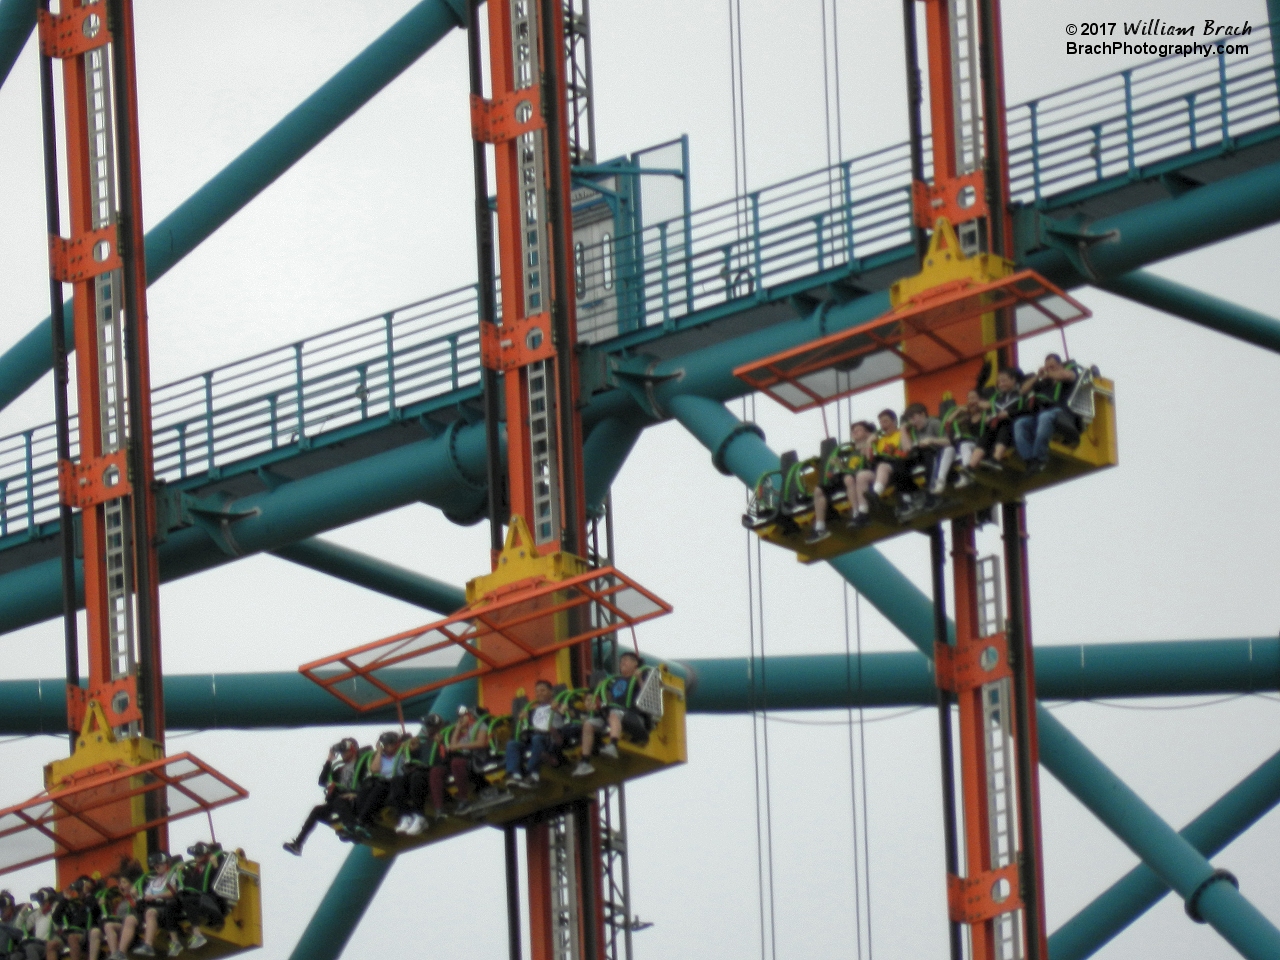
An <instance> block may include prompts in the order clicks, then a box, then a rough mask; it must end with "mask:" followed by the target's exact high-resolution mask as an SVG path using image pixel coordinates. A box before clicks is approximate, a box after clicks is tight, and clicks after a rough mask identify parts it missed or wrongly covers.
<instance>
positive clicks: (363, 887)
mask: <svg viewBox="0 0 1280 960" xmlns="http://www.w3.org/2000/svg"><path fill="white" fill-rule="evenodd" d="M467 660H468V658H466V657H464V658H463V661H462V663H460V664H459V669H460V670H461V669H466V664H467ZM475 702H476V682H475V680H468V681H465V682H463V683H455V684H453V685H452V686H448V687H445V688H444V689H443V690H441V691H440V696H439V697H438V698H437V700H436V710H437V712H439V713H441V714H442V715H444V716H448V715H449V714H451V713H453V712H454V711H456V710H457V709H458V706H459V705H460V704H463V703H471V704H473V703H475ZM394 863H395V857H394V856H391V857H375V856H374V855H373V853H372V852H371V851H370V849H369V848H368V847H366V846H363V845H361V846H357V847H355V848H354V849H353V850H352V851H351V852H350V853H349V854H347V859H346V860H345V861H344V862H343V864H342V867H341V868H340V869H339V870H338V874H337V876H335V877H334V878H333V883H332V884H330V885H329V889H328V891H327V892H326V893H325V895H324V898H323V899H322V900H321V901H320V906H319V907H317V908H316V912H315V913H314V914H313V915H312V917H311V921H310V922H309V923H308V924H307V928H306V929H305V930H303V931H302V936H301V937H299V938H298V944H297V946H295V947H294V948H293V952H292V953H291V954H289V960H337V958H338V957H340V956H342V952H343V951H344V950H345V949H346V948H347V943H348V942H349V941H350V940H351V935H352V934H354V933H355V932H356V927H357V926H359V924H360V920H361V918H362V917H363V916H364V912H365V911H366V910H367V909H369V904H371V903H372V902H373V898H374V897H375V896H376V895H377V893H378V889H379V888H380V887H381V886H382V881H384V880H385V879H386V878H387V874H388V873H390V872H391V867H392V864H394Z"/></svg>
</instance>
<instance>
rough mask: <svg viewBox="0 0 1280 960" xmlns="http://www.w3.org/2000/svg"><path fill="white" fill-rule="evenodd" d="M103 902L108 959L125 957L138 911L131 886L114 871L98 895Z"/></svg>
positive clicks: (134, 931) (103, 926)
mask: <svg viewBox="0 0 1280 960" xmlns="http://www.w3.org/2000/svg"><path fill="white" fill-rule="evenodd" d="M98 897H99V902H100V903H101V904H102V933H103V937H104V938H105V939H106V941H107V951H108V953H107V960H125V954H126V953H128V951H129V945H130V944H132V943H133V935H134V934H135V933H136V932H137V930H138V914H137V911H136V909H135V907H136V904H135V903H134V899H133V885H132V884H131V883H129V881H128V878H127V877H125V875H124V874H121V873H113V874H111V875H110V876H108V877H107V882H106V884H105V885H104V886H103V888H102V891H101V893H99V895H98Z"/></svg>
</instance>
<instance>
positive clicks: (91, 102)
mask: <svg viewBox="0 0 1280 960" xmlns="http://www.w3.org/2000/svg"><path fill="white" fill-rule="evenodd" d="M47 6H48V5H47V3H45V4H42V9H41V10H40V11H39V24H40V50H41V56H42V68H43V69H42V74H43V76H42V80H43V82H42V88H43V90H42V92H43V93H44V99H45V105H44V106H45V136H46V177H47V179H48V181H49V183H48V199H49V233H50V236H49V262H50V275H51V284H50V292H51V299H52V302H53V328H54V340H55V357H56V360H57V361H58V362H59V365H60V367H61V370H60V371H59V375H58V377H57V379H58V385H57V389H58V394H59V395H58V398H57V399H58V421H59V423H58V428H59V434H60V436H59V461H58V481H59V491H60V499H61V503H62V506H63V511H62V518H63V527H64V530H63V536H64V554H63V562H64V579H65V581H66V584H67V585H68V586H69V589H68V588H64V599H65V600H66V601H67V609H66V611H65V616H66V618H67V620H68V627H67V646H68V668H69V671H68V689H67V720H68V726H69V728H70V730H71V731H72V734H73V737H74V735H75V734H76V733H78V732H81V730H82V726H83V725H84V724H85V722H86V717H87V716H89V715H90V714H94V715H98V714H97V713H95V711H100V716H101V718H102V719H103V720H104V721H105V723H106V725H107V726H108V727H109V728H110V731H111V736H113V737H116V738H119V739H122V740H123V739H128V738H136V737H137V736H138V735H143V736H145V737H146V738H147V739H148V741H150V744H151V745H150V746H148V747H147V748H146V749H145V750H144V751H143V754H144V755H145V756H143V755H140V757H139V759H146V758H153V756H158V755H159V754H160V753H161V752H162V749H163V738H164V704H163V700H162V693H161V672H160V654H159V649H160V646H159V644H160V637H159V615H158V599H159V597H158V566H157V558H156V549H155V543H156V537H155V506H154V499H153V493H152V487H153V479H154V478H153V472H152V469H153V468H152V459H151V428H150V397H151V389H150V379H149V372H148V358H147V348H146V342H147V341H146V293H145V291H146V282H145V277H146V267H145V263H144V258H143V241H142V237H143V232H142V216H141V180H140V176H139V157H138V140H137V109H136V81H135V76H134V61H133V22H132V5H131V2H130V0H63V2H62V4H61V6H60V8H59V10H58V12H57V13H51V12H50V11H49V10H48V9H47ZM53 59H58V60H61V61H62V74H63V88H64V101H63V113H64V116H65V125H64V131H65V137H66V142H65V148H66V163H67V166H66V196H67V199H68V206H67V217H66V226H67V227H68V232H69V236H68V237H66V238H64V237H62V236H61V235H60V232H61V224H60V214H59V204H58V194H59V189H58V183H57V169H56V160H55V157H54V136H55V134H54V127H55V123H54V104H53V97H52V93H53V84H52V67H51V61H52V60H53ZM63 284H70V285H71V286H72V290H73V295H74V301H73V303H74V306H73V317H72V320H73V330H74V337H75V349H76V396H77V401H78V404H77V407H78V413H79V426H80V430H79V441H80V443H79V446H80V449H79V458H78V459H77V460H74V461H73V460H72V459H71V457H70V442H69V418H68V412H67V402H66V395H65V391H66V387H67V380H68V378H67V374H66V345H65V341H64V337H63V336H62V321H63V316H62V285H63ZM73 508H74V509H77V510H79V511H80V514H79V516H80V534H81V542H82V552H83V558H84V561H83V562H84V600H85V615H86V617H85V618H86V625H87V633H88V637H87V649H88V668H89V671H88V672H89V677H88V681H89V682H88V690H87V692H86V691H84V690H82V689H81V688H80V687H79V684H78V680H79V677H78V673H79V670H78V658H77V656H76V654H75V644H76V637H75V627H74V621H75V616H76V610H75V602H74V601H75V592H74V582H75V581H74V578H75V570H74V556H73V555H72V554H71V552H70V551H69V550H67V549H65V544H66V543H68V542H69V541H70V538H71V536H72V530H71V525H70V523H69V521H70V519H71V510H72V509H73ZM91 705H93V706H94V708H95V709H94V710H92V711H91V710H90V706H91ZM103 732H104V734H105V733H106V731H103ZM73 742H74V741H73ZM54 766H55V768H60V769H57V770H55V771H54V773H52V774H50V775H49V776H56V777H58V778H59V779H60V781H61V778H62V777H63V775H66V776H67V777H69V778H70V779H74V777H75V773H74V771H73V770H71V768H72V767H74V757H73V760H72V761H63V762H62V763H61V764H55V765H54ZM49 785H50V786H53V784H49ZM121 802H122V803H123V804H124V806H123V807H122V808H121V809H120V810H118V811H116V815H118V816H124V817H126V819H127V818H128V816H130V815H132V816H134V817H136V816H138V811H132V813H129V812H127V810H126V808H128V807H129V806H130V805H129V804H128V803H127V802H124V801H121ZM133 806H137V804H134V805H133ZM147 819H148V820H151V819H154V817H153V816H148V817H147ZM148 839H149V843H150V846H151V847H152V848H156V847H164V846H166V845H167V837H166V830H165V827H164V825H163V824H160V825H159V826H156V827H154V828H152V831H151V834H150V837H149V838H148ZM140 843H141V841H140V840H135V839H133V838H129V839H122V840H119V841H116V842H115V843H114V844H112V845H110V846H108V847H105V848H100V849H98V850H95V851H93V852H90V853H85V854H74V855H68V856H64V857H60V858H59V875H60V880H62V879H64V878H74V877H75V876H77V875H79V874H81V873H89V872H91V869H92V868H97V866H98V865H100V864H108V863H109V865H110V866H111V867H112V868H114V866H115V865H116V864H117V863H118V860H119V856H120V855H122V854H125V855H129V856H133V855H135V854H136V852H138V850H139V849H140V847H139V845H140Z"/></svg>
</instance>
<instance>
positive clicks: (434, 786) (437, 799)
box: [431, 757, 471, 813]
mask: <svg viewBox="0 0 1280 960" xmlns="http://www.w3.org/2000/svg"><path fill="white" fill-rule="evenodd" d="M448 774H452V775H453V785H454V786H455V787H457V788H458V802H459V803H465V802H466V801H468V800H470V799H471V771H470V769H469V762H468V760H467V758H466V757H450V758H449V766H448V769H446V768H445V766H444V764H436V765H435V766H434V767H432V768H431V806H432V807H434V808H435V811H436V813H439V812H440V811H441V810H443V809H444V778H445V776H446V775H448Z"/></svg>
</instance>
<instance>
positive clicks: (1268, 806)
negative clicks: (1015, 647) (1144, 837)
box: [1036, 651, 1280, 960]
mask: <svg viewBox="0 0 1280 960" xmlns="http://www.w3.org/2000/svg"><path fill="white" fill-rule="evenodd" d="M1036 655H1037V656H1039V651H1037V652H1036ZM1277 803H1280V753H1276V754H1274V755H1272V757H1271V758H1270V759H1269V760H1267V761H1266V762H1265V763H1263V764H1262V766H1260V767H1258V769H1257V770H1255V771H1253V773H1251V774H1249V776H1247V777H1245V778H1244V779H1243V780H1241V781H1240V782H1239V783H1238V784H1236V785H1235V786H1234V787H1232V788H1231V789H1230V790H1228V791H1227V792H1226V793H1225V794H1224V795H1223V796H1222V797H1221V799H1219V800H1218V801H1217V802H1216V803H1214V804H1213V805H1212V806H1211V807H1209V808H1208V809H1207V810H1205V811H1204V813H1202V814H1200V816H1198V817H1196V818H1195V819H1194V820H1192V821H1191V822H1190V823H1189V824H1187V825H1186V827H1184V828H1183V829H1182V831H1181V835H1182V837H1183V838H1184V839H1185V840H1186V841H1187V842H1188V843H1189V844H1191V845H1192V846H1193V847H1195V848H1196V850H1198V851H1199V852H1200V853H1202V854H1204V855H1205V856H1206V857H1212V856H1214V855H1215V854H1217V853H1218V852H1219V851H1221V850H1222V849H1223V848H1224V847H1226V846H1227V844H1229V843H1231V842H1232V841H1233V840H1235V839H1236V838H1237V837H1239V836H1240V835H1241V834H1242V833H1244V832H1245V831H1246V830H1248V829H1249V827H1251V826H1253V824H1255V823H1257V822H1258V821H1259V820H1260V819H1262V817H1263V816H1264V815H1265V814H1266V813H1267V812H1268V811H1270V810H1272V809H1273V808H1274V807H1275V806H1276V804H1277ZM1168 892H1169V886H1168V884H1166V883H1164V882H1163V881H1162V880H1161V879H1160V878H1159V877H1157V876H1156V875H1155V873H1154V872H1152V870H1151V868H1150V867H1148V866H1146V864H1139V865H1138V866H1136V867H1134V868H1133V869H1132V870H1130V871H1129V872H1128V873H1127V874H1125V875H1124V877H1122V878H1121V879H1120V880H1118V881H1116V883H1114V884H1112V885H1111V886H1110V887H1108V888H1107V890H1106V891H1105V892H1104V893H1102V894H1100V895H1099V896H1098V897H1097V898H1096V899H1095V900H1094V901H1093V902H1092V903H1090V904H1089V905H1088V906H1087V907H1085V908H1084V909H1083V910H1081V911H1080V912H1079V913H1077V914H1076V915H1075V916H1074V917H1072V918H1071V919H1070V920H1068V921H1067V922H1066V923H1064V924H1063V925H1062V926H1061V927H1059V928H1058V930H1057V931H1056V932H1055V933H1054V934H1053V936H1051V937H1050V938H1049V956H1050V958H1051V960H1084V958H1085V957H1089V956H1092V955H1093V954H1094V953H1096V952H1097V951H1098V950H1100V949H1101V948H1102V947H1103V946H1105V945H1106V944H1107V943H1108V942H1110V941H1111V939H1112V938H1113V937H1115V936H1116V935H1117V934H1119V933H1120V932H1121V931H1122V930H1124V929H1125V927H1127V926H1129V924H1131V923H1133V921H1135V920H1137V919H1138V917H1140V916H1142V914H1144V913H1146V911H1148V910H1150V909H1151V908H1152V907H1153V906H1155V905H1156V904H1157V903H1159V902H1160V900H1161V899H1162V898H1163V897H1164V895H1165V894H1166V893H1168Z"/></svg>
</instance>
